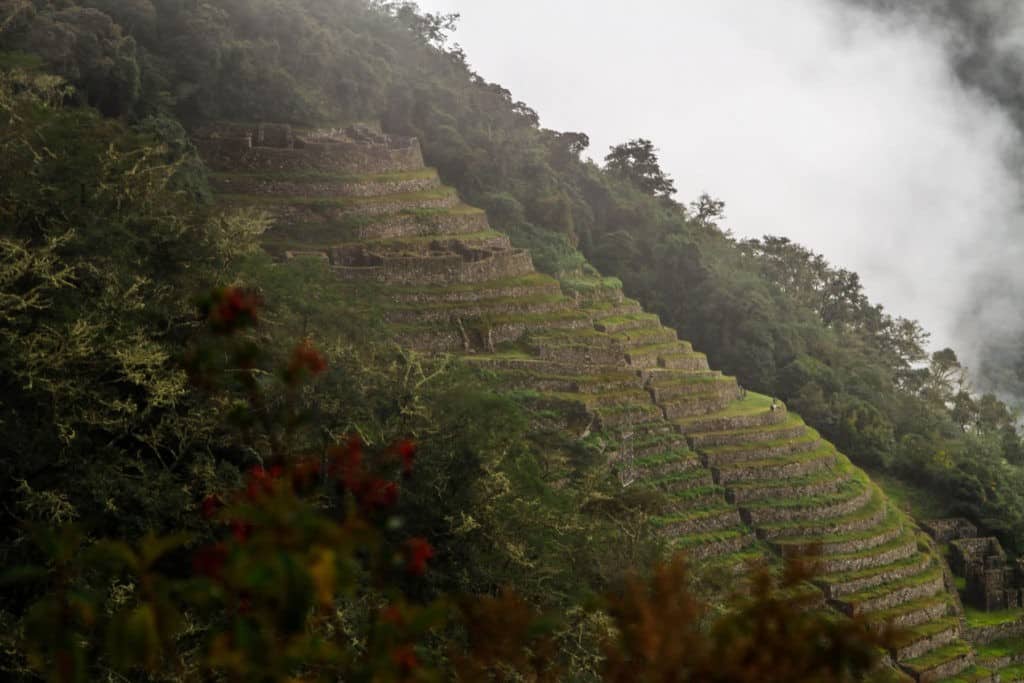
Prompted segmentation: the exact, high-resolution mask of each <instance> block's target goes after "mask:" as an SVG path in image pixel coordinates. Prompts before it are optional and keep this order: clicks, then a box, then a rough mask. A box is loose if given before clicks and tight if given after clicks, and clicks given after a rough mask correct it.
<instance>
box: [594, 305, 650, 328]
mask: <svg viewBox="0 0 1024 683" xmlns="http://www.w3.org/2000/svg"><path fill="white" fill-rule="evenodd" d="M584 310H586V311H588V312H590V311H591V309H584ZM658 319H659V318H658V316H657V315H655V314H654V313H630V314H629V315H613V316H611V317H608V318H597V322H599V323H601V324H602V325H618V324H621V323H631V322H635V321H637V320H651V321H655V320H658Z"/></svg>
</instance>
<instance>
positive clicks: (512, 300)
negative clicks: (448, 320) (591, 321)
mask: <svg viewBox="0 0 1024 683" xmlns="http://www.w3.org/2000/svg"><path fill="white" fill-rule="evenodd" d="M562 302H564V303H565V304H566V307H567V309H568V310H573V311H576V310H578V309H576V308H573V307H572V304H571V303H570V302H569V301H568V300H567V299H565V298H564V297H562V296H561V295H560V294H548V293H544V294H538V295H535V296H521V297H496V298H493V299H489V298H480V299H476V300H474V301H442V302H437V303H429V304H426V303H418V304H414V303H398V304H388V305H387V310H389V311H417V312H424V313H426V312H428V311H444V310H447V309H450V308H466V307H467V306H479V307H481V308H492V307H493V308H499V309H500V308H501V307H503V306H504V307H513V306H514V307H515V308H517V309H521V308H523V307H524V306H531V305H540V304H557V303H562Z"/></svg>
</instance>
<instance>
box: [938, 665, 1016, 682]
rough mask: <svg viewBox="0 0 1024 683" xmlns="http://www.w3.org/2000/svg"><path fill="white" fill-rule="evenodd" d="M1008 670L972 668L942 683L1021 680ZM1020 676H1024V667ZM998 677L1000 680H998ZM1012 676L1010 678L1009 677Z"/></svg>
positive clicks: (982, 667) (944, 679) (943, 680)
mask: <svg viewBox="0 0 1024 683" xmlns="http://www.w3.org/2000/svg"><path fill="white" fill-rule="evenodd" d="M1007 671H1008V669H1000V670H998V671H993V670H992V669H988V668H986V667H984V666H977V665H975V666H971V667H968V668H966V669H964V670H963V671H961V672H960V673H959V674H957V675H956V676H953V677H951V678H943V679H942V683H995V682H996V681H998V682H999V683H1012V682H1013V681H1019V680H1021V678H1015V677H1013V676H1012V675H1011V674H1008V673H1007ZM1019 675H1020V676H1024V667H1020V674H1019ZM996 676H998V678H996ZM1008 676H1010V677H1008Z"/></svg>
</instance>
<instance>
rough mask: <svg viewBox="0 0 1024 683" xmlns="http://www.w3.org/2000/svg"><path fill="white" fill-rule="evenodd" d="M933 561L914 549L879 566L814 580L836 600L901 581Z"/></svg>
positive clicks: (829, 596)
mask: <svg viewBox="0 0 1024 683" xmlns="http://www.w3.org/2000/svg"><path fill="white" fill-rule="evenodd" d="M932 563H933V559H932V558H931V557H930V556H928V555H926V554H924V553H920V552H917V551H916V548H915V550H914V551H912V552H911V553H910V554H909V555H908V556H907V557H902V558H900V559H898V560H896V561H895V562H890V563H886V564H883V565H880V566H877V567H867V568H865V569H859V570H854V571H848V572H841V573H836V574H825V575H823V576H819V577H817V578H815V579H814V582H815V583H816V584H818V585H819V586H821V587H822V588H823V589H824V590H825V595H826V596H827V597H828V598H830V599H832V600H836V599H839V598H843V597H845V596H847V595H851V594H853V593H856V592H858V591H862V590H865V589H867V588H874V587H876V586H880V585H882V584H884V583H889V582H892V581H899V580H901V579H903V578H906V577H908V576H913V575H916V574H920V573H921V572H923V571H924V570H925V569H927V568H928V567H929V566H930V565H931V564H932Z"/></svg>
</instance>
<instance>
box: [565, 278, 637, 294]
mask: <svg viewBox="0 0 1024 683" xmlns="http://www.w3.org/2000/svg"><path fill="white" fill-rule="evenodd" d="M560 282H561V283H562V287H563V288H565V289H567V290H569V291H572V292H581V293H582V292H593V291H596V290H600V289H610V290H620V289H622V280H620V279H619V278H617V277H566V278H562V279H561V280H560Z"/></svg>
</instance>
